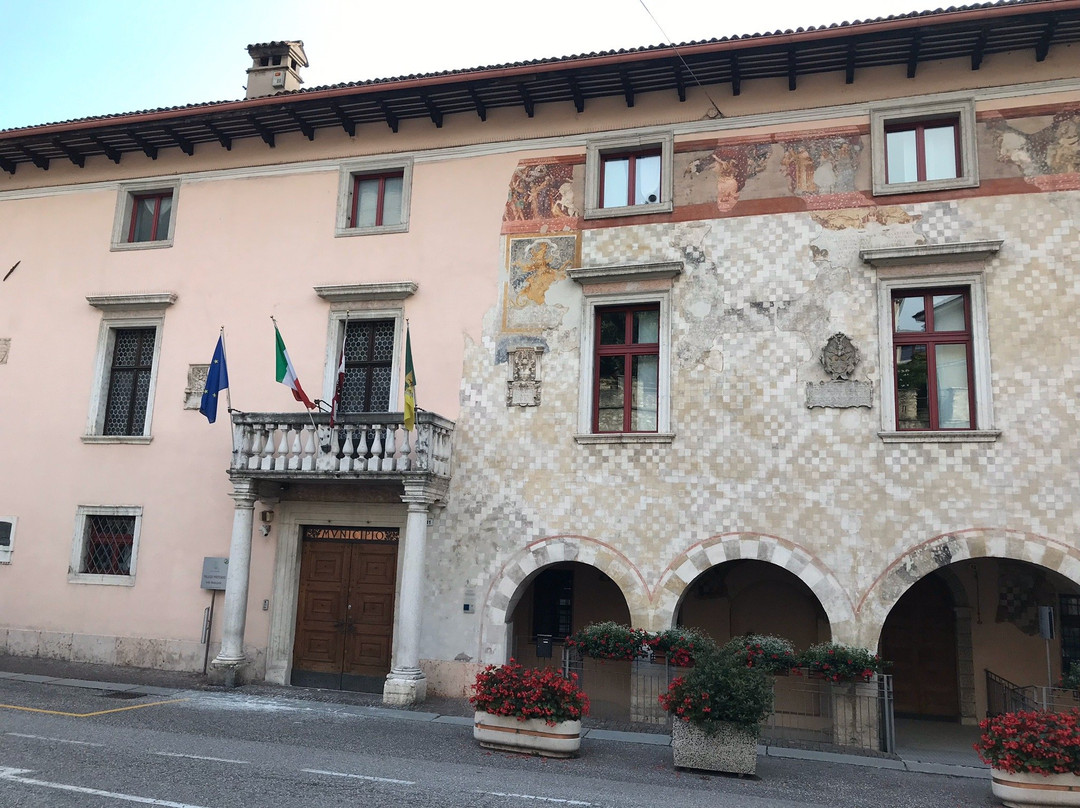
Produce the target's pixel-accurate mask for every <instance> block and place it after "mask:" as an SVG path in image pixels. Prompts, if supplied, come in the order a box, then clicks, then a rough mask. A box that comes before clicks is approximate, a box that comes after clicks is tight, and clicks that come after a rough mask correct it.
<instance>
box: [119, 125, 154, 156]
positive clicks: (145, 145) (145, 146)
mask: <svg viewBox="0 0 1080 808" xmlns="http://www.w3.org/2000/svg"><path fill="white" fill-rule="evenodd" d="M124 134H125V135H127V136H128V137H129V138H131V140H132V142H133V143H134V144H135V145H136V146H138V147H139V148H140V149H142V150H143V154H145V155H146V156H147V157H149V158H150V159H151V160H156V159H157V151H158V150H157V146H155V145H154V144H153V143H151V142H150V141H149V140H147V139H146V138H144V137H142V136H140V135H137V134H135V133H134V132H133V131H132V130H130V129H127V130H125V132H124Z"/></svg>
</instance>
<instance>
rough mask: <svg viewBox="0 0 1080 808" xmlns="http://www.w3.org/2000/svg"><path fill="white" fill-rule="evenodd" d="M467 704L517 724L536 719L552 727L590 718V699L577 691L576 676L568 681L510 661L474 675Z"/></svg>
mask: <svg viewBox="0 0 1080 808" xmlns="http://www.w3.org/2000/svg"><path fill="white" fill-rule="evenodd" d="M469 702H470V703H471V704H472V705H473V706H474V707H475V708H476V709H477V710H482V711H483V712H485V713H491V714H492V715H502V716H512V717H514V718H517V719H518V720H519V721H525V720H526V719H529V718H539V719H541V720H543V721H544V722H546V723H547V724H549V725H551V726H555V724H557V723H559V722H560V721H578V720H580V719H581V717H582V716H585V715H588V714H589V697H588V696H587V695H585V691H583V690H582V689H581V688H580V687H578V685H577V674H570V678H569V679H567V678H565V677H563V675H562V674H561V673H559V671H555V670H551V669H547V670H538V669H536V668H524V667H522V666H521V665H519V664H518V663H517V662H515V661H514V660H512V659H511V660H510V661H509V662H507V663H506V664H505V665H498V666H496V665H488V666H487V667H486V668H484V669H483V670H482V671H480V672H479V673H478V674H476V681H475V682H474V683H473V695H472V696H470V697H469Z"/></svg>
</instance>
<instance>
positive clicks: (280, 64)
mask: <svg viewBox="0 0 1080 808" xmlns="http://www.w3.org/2000/svg"><path fill="white" fill-rule="evenodd" d="M248 53H249V54H251V67H249V68H248V69H247V96H246V97H247V98H257V97H259V96H262V95H276V94H277V93H285V92H289V91H290V90H298V89H300V85H301V84H303V83H304V80H303V79H302V78H300V68H302V67H307V65H308V60H307V55H306V54H305V53H304V43H303V42H301V41H300V40H299V39H297V40H294V41H292V42H263V43H260V44H257V45H248Z"/></svg>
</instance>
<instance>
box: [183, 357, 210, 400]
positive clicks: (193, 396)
mask: <svg viewBox="0 0 1080 808" xmlns="http://www.w3.org/2000/svg"><path fill="white" fill-rule="evenodd" d="M209 372H210V366H209V365H188V373H187V386H186V387H185V388H184V409H185V410H197V409H199V408H200V407H201V406H202V396H203V390H205V389H206V376H207V374H208V373H209Z"/></svg>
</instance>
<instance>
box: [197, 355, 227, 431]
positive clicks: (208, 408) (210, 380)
mask: <svg viewBox="0 0 1080 808" xmlns="http://www.w3.org/2000/svg"><path fill="white" fill-rule="evenodd" d="M228 386H229V369H228V367H226V366H225V335H224V334H222V335H221V336H220V337H218V341H217V347H216V348H214V358H213V359H212V360H210V370H208V371H207V373H206V386H205V387H203V394H202V404H200V405H199V412H201V413H202V414H203V415H205V416H206V420H207V421H209V422H210V423H214V421H216V420H217V404H218V393H220V392H221V391H222V390H224V389H225V388H226V387H228Z"/></svg>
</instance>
